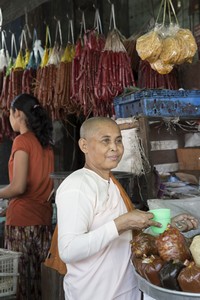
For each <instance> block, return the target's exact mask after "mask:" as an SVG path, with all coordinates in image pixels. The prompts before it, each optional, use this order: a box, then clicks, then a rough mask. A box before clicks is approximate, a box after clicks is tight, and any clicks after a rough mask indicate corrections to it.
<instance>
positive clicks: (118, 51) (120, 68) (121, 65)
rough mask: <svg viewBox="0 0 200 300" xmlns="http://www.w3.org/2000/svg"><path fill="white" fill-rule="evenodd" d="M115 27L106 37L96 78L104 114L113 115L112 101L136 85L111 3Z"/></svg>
mask: <svg viewBox="0 0 200 300" xmlns="http://www.w3.org/2000/svg"><path fill="white" fill-rule="evenodd" d="M112 20H113V24H114V28H113V29H112V30H111V25H110V31H109V33H108V35H107V38H106V43H105V47H104V49H103V51H102V52H101V56H100V59H99V65H98V71H97V75H96V78H95V87H94V93H95V97H96V99H97V101H98V106H104V107H105V110H104V111H102V115H107V114H108V115H113V113H114V112H113V111H112V102H113V99H114V97H116V96H117V95H119V94H120V93H122V92H123V90H124V88H126V87H130V86H134V85H135V82H134V78H133V72H132V69H131V63H130V58H129V56H128V54H127V51H126V49H125V47H124V45H123V42H122V40H123V37H122V35H121V33H120V32H119V30H118V29H117V28H116V24H115V16H114V5H113V4H112V5H111V21H112Z"/></svg>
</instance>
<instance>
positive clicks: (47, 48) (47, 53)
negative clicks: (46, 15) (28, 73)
mask: <svg viewBox="0 0 200 300" xmlns="http://www.w3.org/2000/svg"><path fill="white" fill-rule="evenodd" d="M51 51H52V48H51V35H50V30H49V26H48V25H47V26H46V37H45V48H44V54H43V57H42V61H41V65H40V66H41V67H42V68H43V67H45V66H46V65H47V63H48V60H49V56H50V55H51Z"/></svg>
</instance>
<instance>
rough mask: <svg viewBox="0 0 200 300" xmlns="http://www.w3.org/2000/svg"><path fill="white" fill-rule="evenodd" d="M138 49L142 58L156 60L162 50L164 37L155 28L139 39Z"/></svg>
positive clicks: (150, 61) (149, 60)
mask: <svg viewBox="0 0 200 300" xmlns="http://www.w3.org/2000/svg"><path fill="white" fill-rule="evenodd" d="M136 50H137V52H138V55H139V56H140V58H141V59H142V60H147V61H148V62H149V63H153V62H155V61H156V60H157V59H158V58H159V55H160V53H161V51H162V39H161V37H160V35H159V33H158V31H157V29H156V28H155V29H154V30H152V31H150V32H147V33H146V34H144V35H142V36H141V37H139V38H138V39H137V42H136Z"/></svg>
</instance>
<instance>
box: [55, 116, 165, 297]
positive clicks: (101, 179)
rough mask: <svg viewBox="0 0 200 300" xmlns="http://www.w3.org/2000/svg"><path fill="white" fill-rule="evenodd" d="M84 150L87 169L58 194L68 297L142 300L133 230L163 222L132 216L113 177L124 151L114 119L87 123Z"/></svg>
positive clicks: (140, 213) (82, 138)
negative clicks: (132, 246)
mask: <svg viewBox="0 0 200 300" xmlns="http://www.w3.org/2000/svg"><path fill="white" fill-rule="evenodd" d="M79 147H80V149H81V151H82V152H83V153H84V155H85V166H84V167H83V168H82V169H80V170H77V171H75V172H73V173H72V174H71V175H70V176H68V177H67V178H66V179H65V180H64V181H63V182H62V184H61V185H60V187H59V188H58V190H57V193H56V204H57V213H58V246H59V253H60V257H61V259H62V260H63V261H64V262H65V263H66V264H67V274H66V275H65V278H64V290H65V298H66V299H70V300H71V299H73V300H92V299H95V300H112V299H116V300H140V299H141V294H140V291H139V290H138V288H137V281H136V279H135V275H134V268H133V266H132V263H131V261H130V256H131V249H130V240H131V239H132V236H131V230H132V229H144V228H147V227H149V226H151V225H154V226H160V224H159V223H157V222H155V221H153V220H152V218H153V215H152V214H151V213H149V212H143V211H140V210H133V211H131V212H128V211H127V208H126V205H125V203H124V201H123V199H122V197H121V194H120V192H119V189H118V186H117V185H116V184H115V183H114V182H113V180H112V178H111V177H110V171H111V170H112V169H113V168H115V167H116V166H117V164H118V163H119V161H120V159H121V157H122V155H123V151H124V147H123V143H122V136H121V132H120V128H119V126H118V125H117V124H116V122H115V121H113V120H112V119H109V118H104V117H95V118H90V119H88V120H86V121H85V122H84V123H83V124H82V126H81V129H80V140H79Z"/></svg>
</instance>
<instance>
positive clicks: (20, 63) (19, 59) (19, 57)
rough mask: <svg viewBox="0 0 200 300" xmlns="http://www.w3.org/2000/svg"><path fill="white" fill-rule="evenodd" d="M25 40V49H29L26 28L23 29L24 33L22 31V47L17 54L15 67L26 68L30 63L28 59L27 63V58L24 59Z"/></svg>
mask: <svg viewBox="0 0 200 300" xmlns="http://www.w3.org/2000/svg"><path fill="white" fill-rule="evenodd" d="M23 42H24V45H25V50H27V49H28V45H27V39H26V33H25V30H24V29H23V30H22V33H21V40H20V49H19V53H18V55H17V59H16V62H15V65H14V68H15V69H17V68H22V69H24V68H25V66H26V65H27V63H28V61H27V63H25V59H24V55H23Z"/></svg>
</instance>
